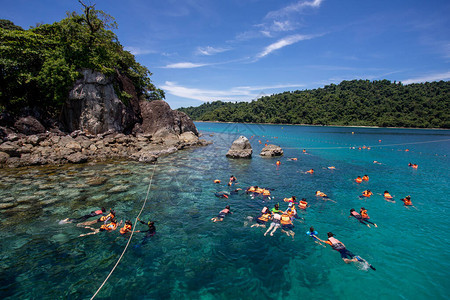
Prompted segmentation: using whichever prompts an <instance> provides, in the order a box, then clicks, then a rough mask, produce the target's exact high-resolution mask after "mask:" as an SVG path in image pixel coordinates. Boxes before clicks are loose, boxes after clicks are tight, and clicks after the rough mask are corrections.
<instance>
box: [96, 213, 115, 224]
mask: <svg viewBox="0 0 450 300" xmlns="http://www.w3.org/2000/svg"><path fill="white" fill-rule="evenodd" d="M114 217H115V216H114V214H113V213H109V214H107V215H106V216H101V217H100V222H105V221H107V220H109V219H112V218H114Z"/></svg>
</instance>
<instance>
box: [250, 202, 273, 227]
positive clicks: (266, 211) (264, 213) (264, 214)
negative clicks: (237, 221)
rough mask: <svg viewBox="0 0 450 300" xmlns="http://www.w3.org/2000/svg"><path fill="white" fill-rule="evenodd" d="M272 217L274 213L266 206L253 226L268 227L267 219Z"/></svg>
mask: <svg viewBox="0 0 450 300" xmlns="http://www.w3.org/2000/svg"><path fill="white" fill-rule="evenodd" d="M270 219H272V213H271V212H270V210H269V208H268V207H266V206H265V207H264V208H263V209H262V210H261V214H260V215H259V216H258V217H257V218H256V223H257V224H253V225H252V226H251V227H266V223H267V221H269V220H270Z"/></svg>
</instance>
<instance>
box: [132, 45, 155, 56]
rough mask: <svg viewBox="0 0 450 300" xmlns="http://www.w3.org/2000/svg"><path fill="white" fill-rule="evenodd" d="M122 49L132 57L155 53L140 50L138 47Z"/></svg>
mask: <svg viewBox="0 0 450 300" xmlns="http://www.w3.org/2000/svg"><path fill="white" fill-rule="evenodd" d="M124 49H125V50H126V51H128V52H130V53H131V54H133V55H144V54H150V53H156V51H154V50H148V49H141V48H139V47H130V46H127V47H124Z"/></svg>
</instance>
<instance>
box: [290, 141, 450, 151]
mask: <svg viewBox="0 0 450 300" xmlns="http://www.w3.org/2000/svg"><path fill="white" fill-rule="evenodd" d="M448 141H450V139H445V140H434V141H425V142H411V143H401V144H386V145H373V146H370V145H369V146H366V147H370V148H376V147H379V148H381V147H390V146H403V145H415V144H427V143H438V142H448ZM354 147H357V146H343V147H316V148H309V147H306V148H305V149H308V150H323V149H349V148H354ZM283 149H301V148H300V147H294V148H289V147H288V148H283Z"/></svg>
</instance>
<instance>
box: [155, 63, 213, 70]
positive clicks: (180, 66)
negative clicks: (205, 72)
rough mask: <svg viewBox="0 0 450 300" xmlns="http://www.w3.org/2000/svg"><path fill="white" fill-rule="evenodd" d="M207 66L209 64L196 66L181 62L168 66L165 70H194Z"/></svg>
mask: <svg viewBox="0 0 450 300" xmlns="http://www.w3.org/2000/svg"><path fill="white" fill-rule="evenodd" d="M207 65H208V64H194V63H191V62H180V63H175V64H169V65H166V66H165V67H163V68H165V69H193V68H200V67H204V66H207Z"/></svg>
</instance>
